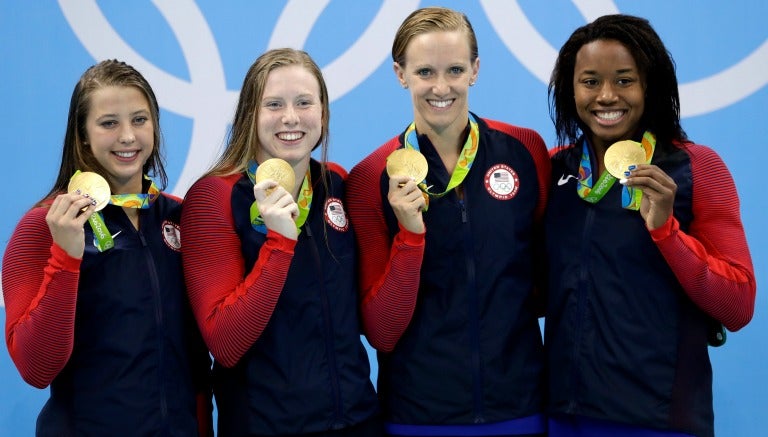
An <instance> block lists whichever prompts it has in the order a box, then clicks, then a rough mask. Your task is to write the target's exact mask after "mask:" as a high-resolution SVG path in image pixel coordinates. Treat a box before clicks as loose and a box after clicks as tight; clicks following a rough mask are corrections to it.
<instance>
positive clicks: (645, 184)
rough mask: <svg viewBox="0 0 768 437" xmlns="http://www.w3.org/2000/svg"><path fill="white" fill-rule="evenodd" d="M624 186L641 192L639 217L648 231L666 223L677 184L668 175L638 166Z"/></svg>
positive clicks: (654, 168)
mask: <svg viewBox="0 0 768 437" xmlns="http://www.w3.org/2000/svg"><path fill="white" fill-rule="evenodd" d="M622 182H623V180H622ZM624 185H626V186H628V187H632V188H637V189H639V190H640V191H642V192H643V199H642V201H641V203H640V215H641V216H642V217H643V220H645V226H646V227H648V229H650V230H653V229H656V228H658V227H660V226H661V225H663V224H664V223H666V222H667V220H668V219H669V216H671V215H672V210H673V207H674V204H675V193H676V192H677V184H676V183H675V181H674V180H673V179H672V178H671V177H669V175H667V174H666V173H664V171H662V170H661V169H660V168H659V167H657V166H655V165H651V164H640V165H638V166H637V168H635V169H634V170H632V171H631V172H630V174H629V176H628V177H627V178H626V182H625V183H624Z"/></svg>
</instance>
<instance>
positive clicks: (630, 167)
mask: <svg viewBox="0 0 768 437" xmlns="http://www.w3.org/2000/svg"><path fill="white" fill-rule="evenodd" d="M628 168H629V169H630V170H634V169H636V168H637V166H636V165H635V164H632V165H630V166H629V167H628Z"/></svg>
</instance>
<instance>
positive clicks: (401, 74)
mask: <svg viewBox="0 0 768 437" xmlns="http://www.w3.org/2000/svg"><path fill="white" fill-rule="evenodd" d="M392 69H393V70H395V76H397V81H398V82H400V86H402V87H403V88H408V82H406V81H405V68H403V67H401V66H400V64H399V63H397V62H393V63H392Z"/></svg>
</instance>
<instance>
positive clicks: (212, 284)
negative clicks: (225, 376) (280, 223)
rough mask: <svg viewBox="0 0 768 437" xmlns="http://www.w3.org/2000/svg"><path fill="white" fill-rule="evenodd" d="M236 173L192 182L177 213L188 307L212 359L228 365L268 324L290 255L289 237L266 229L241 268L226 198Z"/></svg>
mask: <svg viewBox="0 0 768 437" xmlns="http://www.w3.org/2000/svg"><path fill="white" fill-rule="evenodd" d="M238 178H239V176H232V177H229V178H219V177H208V178H205V179H202V180H200V181H198V182H197V183H196V184H195V185H193V186H192V187H191V188H190V190H189V192H188V193H187V196H186V197H185V199H184V208H183V211H182V217H181V229H182V260H183V264H184V278H185V280H186V283H187V290H188V293H189V298H190V303H191V305H192V310H193V312H194V314H195V318H196V319H197V323H198V325H199V327H200V331H201V333H202V335H203V339H204V340H205V342H206V344H207V345H208V348H209V349H210V351H211V354H213V356H214V358H216V360H217V361H218V362H219V363H220V364H222V365H223V366H225V367H232V366H234V365H235V364H237V362H238V361H239V360H240V358H242V356H243V355H244V354H245V353H246V352H247V351H248V350H249V349H250V348H251V346H252V345H253V344H254V343H255V342H256V340H258V339H259V337H260V336H261V333H262V332H263V331H264V328H265V327H266V325H267V323H268V322H269V319H270V317H271V316H272V312H273V311H274V308H275V305H276V304H277V300H278V298H279V297H280V293H281V291H282V289H283V285H284V284H285V280H286V277H287V275H288V268H289V267H290V264H291V260H292V259H293V250H294V247H295V245H296V241H295V240H291V239H289V238H286V237H283V236H282V235H280V234H277V233H275V232H271V231H269V232H268V233H267V241H266V242H265V243H264V245H263V246H262V247H261V249H260V251H259V256H258V260H257V261H256V264H255V265H254V266H253V268H252V269H251V270H250V271H248V272H246V266H245V261H244V259H243V255H242V252H241V250H240V238H239V236H238V234H237V232H236V229H235V227H234V222H233V219H232V205H231V202H230V196H231V191H232V186H233V184H234V183H235V182H236V181H237V179H238Z"/></svg>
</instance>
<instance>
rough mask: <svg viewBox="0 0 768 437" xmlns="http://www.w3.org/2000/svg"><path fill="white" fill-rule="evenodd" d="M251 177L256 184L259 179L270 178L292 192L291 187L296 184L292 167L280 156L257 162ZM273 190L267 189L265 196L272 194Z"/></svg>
mask: <svg viewBox="0 0 768 437" xmlns="http://www.w3.org/2000/svg"><path fill="white" fill-rule="evenodd" d="M253 178H254V180H255V181H256V183H257V184H258V183H259V182H261V181H264V180H267V179H272V180H273V181H275V182H277V183H278V185H280V186H281V187H283V188H285V190H286V191H288V192H289V193H293V187H294V185H295V184H296V175H295V174H294V172H293V167H291V164H288V163H287V162H286V161H284V160H282V159H280V158H271V159H267V160H266V161H264V162H262V163H261V164H259V167H258V168H257V169H256V174H255V175H254V176H253ZM273 190H274V188H273V189H271V190H267V196H269V195H270V194H272V191H273Z"/></svg>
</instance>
